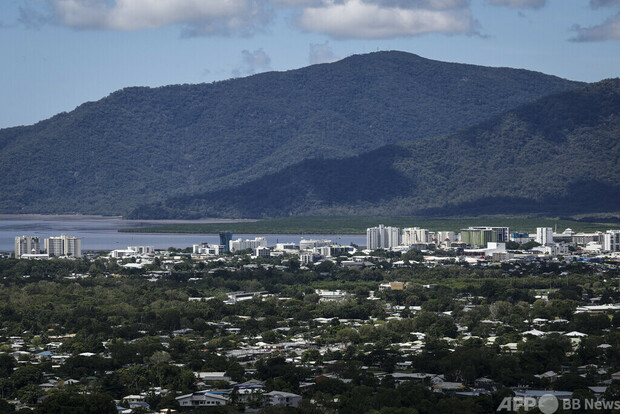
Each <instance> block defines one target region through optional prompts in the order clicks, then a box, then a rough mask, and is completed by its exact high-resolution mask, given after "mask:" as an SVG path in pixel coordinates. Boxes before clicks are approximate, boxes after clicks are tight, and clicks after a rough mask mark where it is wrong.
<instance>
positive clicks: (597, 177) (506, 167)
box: [133, 79, 620, 218]
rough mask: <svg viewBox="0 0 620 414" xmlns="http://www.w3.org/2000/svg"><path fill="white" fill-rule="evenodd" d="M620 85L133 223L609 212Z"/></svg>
mask: <svg viewBox="0 0 620 414" xmlns="http://www.w3.org/2000/svg"><path fill="white" fill-rule="evenodd" d="M618 206H620V79H610V80H605V81H602V82H598V83H595V84H590V85H587V86H585V87H583V88H578V89H575V90H572V91H567V92H562V93H559V94H555V95H552V96H548V97H544V98H541V99H539V100H537V101H535V102H533V103H530V104H525V105H523V106H520V107H518V108H516V109H514V110H511V111H508V112H507V113H505V114H502V115H498V116H495V117H493V118H492V119H490V120H487V121H484V122H483V123H480V124H478V125H476V126H474V127H470V128H467V129H465V130H463V131H460V132H457V133H453V134H450V135H445V136H442V137H439V138H427V139H422V140H417V141H414V142H409V143H404V144H399V145H388V146H384V147H382V148H380V149H377V150H374V151H371V152H368V153H365V154H362V155H359V156H355V157H349V158H344V159H340V160H306V161H303V162H301V163H299V164H297V165H294V166H290V167H287V168H285V169H284V170H283V171H281V172H280V173H276V174H272V175H268V176H265V177H263V178H260V179H258V180H256V181H253V182H250V183H246V184H244V185H241V186H239V187H237V188H234V189H228V190H222V191H214V192H208V193H204V194H200V195H190V196H183V197H174V198H171V199H169V200H167V201H166V202H165V203H160V204H151V205H146V206H141V207H140V208H138V209H136V210H135V211H134V212H133V216H134V217H157V218H165V217H204V216H218V215H219V216H226V217H262V216H272V217H273V216H282V215H291V214H293V215H296V214H322V213H339V214H342V213H356V214H369V213H371V214H377V213H378V214H392V215H394V214H425V215H432V214H442V215H449V214H483V213H553V214H574V213H582V212H605V211H618Z"/></svg>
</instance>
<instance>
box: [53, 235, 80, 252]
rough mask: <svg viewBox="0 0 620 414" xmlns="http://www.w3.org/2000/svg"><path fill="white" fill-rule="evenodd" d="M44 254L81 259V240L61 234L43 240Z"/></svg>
mask: <svg viewBox="0 0 620 414" xmlns="http://www.w3.org/2000/svg"><path fill="white" fill-rule="evenodd" d="M44 244H45V252H46V253H47V254H49V255H50V257H52V256H56V257H59V256H71V257H82V239H80V238H77V237H74V236H67V235H66V234H62V235H60V236H57V237H49V238H47V239H45V242H44Z"/></svg>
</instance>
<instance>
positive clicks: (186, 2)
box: [29, 0, 473, 38]
mask: <svg viewBox="0 0 620 414" xmlns="http://www.w3.org/2000/svg"><path fill="white" fill-rule="evenodd" d="M37 3H38V4H39V5H40V4H46V5H47V6H48V9H49V16H48V17H49V18H48V20H49V21H51V22H54V23H56V24H59V25H63V26H68V27H72V28H76V29H92V30H121V31H123V30H124V31H129V30H141V29H152V28H159V27H164V26H170V25H180V26H181V27H182V31H183V34H184V35H186V36H198V35H212V34H217V35H222V34H224V35H231V34H235V35H251V34H252V33H254V32H256V31H260V30H263V29H264V28H265V27H267V26H268V24H269V23H270V22H271V21H272V20H273V19H274V17H275V14H276V12H277V11H278V10H288V11H290V12H292V13H294V14H296V17H297V19H296V23H297V25H298V27H299V28H300V29H302V30H304V31H309V32H319V33H324V34H327V35H330V36H332V37H334V38H391V37H401V36H416V35H420V34H424V33H444V34H463V33H465V34H469V33H471V32H472V31H473V29H472V28H473V19H472V17H471V11H470V8H469V0H40V1H37V2H35V1H31V3H30V4H33V5H34V4H37ZM30 17H31V18H30V19H29V21H34V20H35V19H33V18H32V16H30Z"/></svg>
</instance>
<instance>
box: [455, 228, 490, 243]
mask: <svg viewBox="0 0 620 414" xmlns="http://www.w3.org/2000/svg"><path fill="white" fill-rule="evenodd" d="M461 242H463V243H465V244H467V245H469V246H476V247H486V246H487V243H493V242H497V232H496V231H495V230H491V229H488V228H483V229H472V228H469V229H462V230H461Z"/></svg>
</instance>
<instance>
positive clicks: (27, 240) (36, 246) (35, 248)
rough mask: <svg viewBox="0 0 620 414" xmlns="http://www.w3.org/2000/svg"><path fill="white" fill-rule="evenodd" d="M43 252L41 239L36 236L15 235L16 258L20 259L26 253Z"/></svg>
mask: <svg viewBox="0 0 620 414" xmlns="http://www.w3.org/2000/svg"><path fill="white" fill-rule="evenodd" d="M39 253H41V239H40V238H38V237H34V236H19V237H15V258H16V259H19V258H21V257H22V256H23V255H25V254H39Z"/></svg>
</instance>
